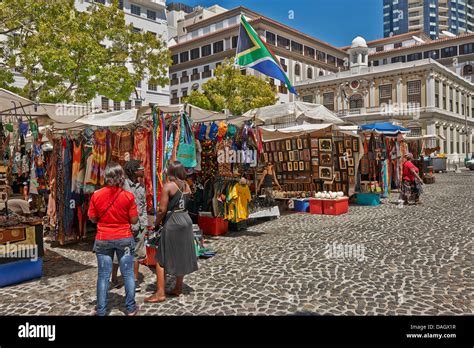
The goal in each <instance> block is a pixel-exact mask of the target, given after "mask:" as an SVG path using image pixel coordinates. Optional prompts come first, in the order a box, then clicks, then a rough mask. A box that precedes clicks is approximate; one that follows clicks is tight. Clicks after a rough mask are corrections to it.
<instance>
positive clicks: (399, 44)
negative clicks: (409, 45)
mask: <svg viewBox="0 0 474 348" xmlns="http://www.w3.org/2000/svg"><path fill="white" fill-rule="evenodd" d="M399 47H402V43H401V42H395V44H394V45H393V48H399Z"/></svg>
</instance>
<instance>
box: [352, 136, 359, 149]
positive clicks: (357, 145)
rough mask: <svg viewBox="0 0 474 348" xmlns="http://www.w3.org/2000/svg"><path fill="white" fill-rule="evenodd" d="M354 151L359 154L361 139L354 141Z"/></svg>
mask: <svg viewBox="0 0 474 348" xmlns="http://www.w3.org/2000/svg"><path fill="white" fill-rule="evenodd" d="M352 151H354V152H359V139H357V138H355V139H352Z"/></svg>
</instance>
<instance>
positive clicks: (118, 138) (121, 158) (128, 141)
mask: <svg viewBox="0 0 474 348" xmlns="http://www.w3.org/2000/svg"><path fill="white" fill-rule="evenodd" d="M111 148H112V149H111V150H112V151H111V152H112V156H111V160H112V161H113V162H116V163H120V165H121V166H123V165H125V162H127V160H128V158H127V154H128V156H130V154H131V152H132V151H133V139H132V132H131V131H130V130H119V131H116V132H113V133H112V134H111Z"/></svg>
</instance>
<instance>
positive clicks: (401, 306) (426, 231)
mask: <svg viewBox="0 0 474 348" xmlns="http://www.w3.org/2000/svg"><path fill="white" fill-rule="evenodd" d="M473 187H474V172H468V171H464V172H463V173H462V174H454V173H448V174H440V175H436V184H434V185H426V186H425V193H424V196H423V199H424V205H422V206H408V207H403V208H399V207H398V206H397V204H396V202H397V198H398V197H397V195H396V194H393V195H392V197H391V199H390V202H387V203H386V204H383V205H381V206H378V207H362V206H350V210H349V213H348V214H345V215H342V216H317V215H309V214H291V215H286V216H283V217H281V218H280V219H278V220H273V221H268V222H265V223H261V224H258V225H255V226H252V227H250V228H249V229H248V230H247V231H243V232H232V233H228V234H227V235H225V236H219V237H211V238H207V245H208V246H210V247H211V248H212V249H214V250H215V251H217V255H216V256H215V257H213V258H211V259H207V260H200V261H199V266H200V269H199V271H198V272H196V273H194V274H192V275H190V276H188V277H186V278H185V284H186V287H185V294H184V295H183V296H181V297H179V298H169V299H167V301H166V302H164V303H159V304H153V305H150V304H144V303H143V299H144V297H145V296H147V295H149V294H150V293H151V292H152V291H153V290H154V289H155V285H154V284H155V278H154V276H153V273H152V271H151V270H149V269H148V268H146V267H141V273H142V275H143V277H142V279H143V283H142V288H143V291H142V292H141V293H139V294H137V301H138V303H139V304H140V305H141V314H142V315H202V314H204V315H215V314H216V315H260V314H270V315H287V314H301V315H305V314H333V315H338V314H345V315H403V314H413V315H452V314H472V313H473V305H474V299H473V293H474V284H473V278H472V264H473V263H472V261H473V260H472V250H473V226H474V223H473V217H472V212H473V207H474V199H473V198H474V193H473V192H474V190H473ZM339 245H342V247H344V250H343V251H344V253H341V252H340V251H338V246H339ZM328 246H330V247H328ZM334 246H335V247H336V252H333V251H334ZM349 247H352V250H351V249H349ZM90 249H91V244H87V243H82V244H79V245H75V246H69V247H65V248H53V249H51V248H48V250H47V255H46V257H45V263H44V277H43V278H42V279H41V280H37V281H31V282H27V283H23V284H20V285H15V286H11V287H7V288H3V289H0V298H1V301H0V315H13V314H24V315H88V314H90V313H91V311H92V309H93V307H94V305H95V281H96V273H97V269H96V260H95V256H94V254H92V253H91V252H90ZM172 286H173V280H172V279H170V280H169V284H168V287H169V288H170V287H172ZM123 302H124V289H123V287H122V288H119V289H115V290H112V291H111V292H110V294H109V303H110V308H111V314H113V315H123V313H124V306H123Z"/></svg>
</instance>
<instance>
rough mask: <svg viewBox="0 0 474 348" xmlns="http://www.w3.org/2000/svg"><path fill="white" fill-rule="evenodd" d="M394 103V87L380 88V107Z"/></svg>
mask: <svg viewBox="0 0 474 348" xmlns="http://www.w3.org/2000/svg"><path fill="white" fill-rule="evenodd" d="M391 101H392V85H391V84H388V85H381V86H379V105H382V104H390V102H391Z"/></svg>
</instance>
